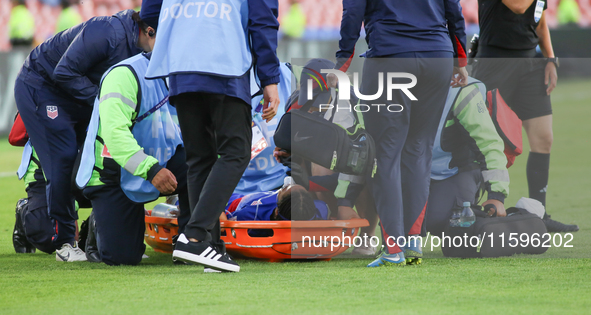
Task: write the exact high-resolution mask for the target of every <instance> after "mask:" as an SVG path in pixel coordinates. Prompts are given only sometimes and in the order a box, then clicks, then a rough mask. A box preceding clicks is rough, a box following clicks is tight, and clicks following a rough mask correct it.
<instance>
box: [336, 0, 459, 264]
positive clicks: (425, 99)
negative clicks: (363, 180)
mask: <svg viewBox="0 0 591 315" xmlns="http://www.w3.org/2000/svg"><path fill="white" fill-rule="evenodd" d="M362 24H364V25H365V31H366V33H367V36H366V41H367V42H368V45H369V47H370V48H369V50H368V51H367V52H365V54H364V55H365V57H366V58H367V59H366V60H365V63H364V67H363V77H362V85H361V93H362V94H364V95H374V94H376V92H377V91H378V86H379V85H380V84H383V86H386V84H387V83H386V80H388V79H387V75H386V74H385V73H392V72H398V73H410V74H412V75H414V76H415V77H416V86H414V87H413V88H411V89H410V91H411V92H412V95H413V96H415V99H411V98H410V97H409V96H408V95H406V94H405V93H403V92H402V91H401V90H394V91H393V92H392V97H391V99H390V100H388V99H387V98H388V94H389V93H386V89H384V90H383V93H382V94H381V95H378V98H377V99H376V100H372V101H365V102H366V103H369V104H386V105H389V104H397V105H400V106H401V107H398V108H402V110H401V111H400V110H396V109H395V108H394V110H393V111H389V110H386V109H385V108H384V107H385V106H382V110H381V111H378V109H379V107H374V108H372V109H371V110H369V111H367V112H365V113H364V120H365V125H366V126H367V131H368V132H369V133H370V134H371V136H372V137H373V139H374V141H375V143H376V158H377V173H376V175H375V177H374V179H373V187H372V189H373V195H374V198H375V202H376V207H377V212H378V215H379V217H380V221H381V226H382V233H383V239H384V244H385V245H386V247H385V248H384V252H383V253H382V254H381V255H380V256H379V257H378V258H377V259H376V260H375V261H374V262H372V263H370V264H369V265H368V267H380V266H384V265H405V264H406V259H405V254H404V252H403V248H402V246H398V243H397V242H396V241H395V240H397V239H400V237H403V238H404V237H406V236H409V235H417V234H419V233H420V232H421V226H422V224H423V218H424V216H425V209H426V207H427V197H428V194H429V175H430V169H431V150H432V146H433V141H434V138H435V132H436V130H437V122H438V120H439V117H441V116H440V115H441V111H442V110H443V105H444V102H445V97H446V95H447V93H448V89H449V83H450V80H452V72H453V73H456V74H459V76H455V77H454V79H453V81H454V84H462V85H463V84H465V80H467V73H466V70H465V69H464V66H465V64H466V60H465V56H466V54H465V43H466V34H465V31H464V28H465V25H464V17H463V16H462V8H461V6H460V3H459V0H416V1H395V0H381V1H367V0H344V1H343V19H342V22H341V39H340V41H339V48H340V50H339V51H338V52H337V54H336V57H337V61H338V62H337V66H336V69H339V70H342V71H345V70H346V69H347V68H348V66H349V64H350V62H351V60H352V58H353V55H354V50H355V43H356V42H357V39H358V38H359V33H360V30H361V25H362ZM454 56H456V57H459V58H458V61H456V64H455V66H456V68H454V63H453V60H452V57H454ZM379 72H382V73H384V75H383V79H382V82H380V81H379V77H378V73H379ZM394 80H396V79H394ZM331 81H333V80H332V79H331ZM408 82H409V79H402V80H399V81H396V82H395V83H408ZM388 83H390V82H388ZM331 85H334V83H333V84H331ZM407 245H408V244H407ZM409 250H412V256H413V257H409V258H413V260H412V261H415V260H414V258H417V257H414V256H417V254H416V253H418V252H419V251H418V249H417V248H409Z"/></svg>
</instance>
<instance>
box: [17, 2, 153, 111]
mask: <svg viewBox="0 0 591 315" xmlns="http://www.w3.org/2000/svg"><path fill="white" fill-rule="evenodd" d="M133 13H134V11H133V10H125V11H121V12H119V13H117V14H115V15H113V16H99V17H94V18H92V19H90V20H88V21H86V22H84V23H82V24H79V25H77V26H74V27H72V28H70V29H67V30H65V31H63V32H61V33H58V34H56V35H55V36H53V37H51V38H50V39H48V40H46V41H45V42H43V43H42V44H41V45H39V46H37V47H36V48H35V49H34V50H33V51H32V52H31V53H30V54H29V57H28V58H27V59H26V60H25V63H24V65H23V68H22V69H21V72H20V73H19V77H18V78H19V79H20V80H23V81H24V82H25V83H27V84H28V85H31V86H33V87H35V88H41V87H42V85H43V84H48V85H50V86H53V87H56V88H59V89H61V90H62V91H64V92H65V93H66V94H69V95H70V96H72V97H74V98H75V99H77V100H78V101H79V102H80V103H82V104H87V105H89V106H92V105H93V104H94V98H95V97H96V95H97V93H98V86H99V83H100V80H101V77H102V75H103V73H105V71H106V70H107V69H109V67H111V66H113V65H115V64H116V63H118V62H120V61H122V60H124V59H127V58H129V57H131V56H134V55H136V54H139V53H140V52H141V51H142V50H141V48H138V47H137V46H136V44H137V41H138V36H139V27H138V26H137V24H136V23H135V22H134V21H133V20H132V19H131V15H132V14H133Z"/></svg>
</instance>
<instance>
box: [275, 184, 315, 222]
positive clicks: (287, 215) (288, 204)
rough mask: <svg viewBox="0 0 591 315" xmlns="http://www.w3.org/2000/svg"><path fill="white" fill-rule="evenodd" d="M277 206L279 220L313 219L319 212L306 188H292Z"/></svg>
mask: <svg viewBox="0 0 591 315" xmlns="http://www.w3.org/2000/svg"><path fill="white" fill-rule="evenodd" d="M277 208H278V210H279V213H278V217H279V218H278V219H279V220H281V219H283V220H303V221H307V220H312V219H313V218H314V217H315V216H316V212H317V211H316V205H314V200H313V199H312V196H310V194H309V193H308V192H307V191H305V190H292V191H291V192H290V194H288V195H286V196H285V198H283V200H281V202H279V204H278V205H277ZM292 209H293V211H292Z"/></svg>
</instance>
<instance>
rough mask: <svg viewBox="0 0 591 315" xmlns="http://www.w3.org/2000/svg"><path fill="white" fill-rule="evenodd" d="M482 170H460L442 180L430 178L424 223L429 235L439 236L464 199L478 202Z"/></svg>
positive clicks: (473, 203)
mask: <svg viewBox="0 0 591 315" xmlns="http://www.w3.org/2000/svg"><path fill="white" fill-rule="evenodd" d="M482 181H483V179H482V171H480V169H474V170H470V171H464V172H460V173H458V174H456V175H454V176H452V177H450V178H447V179H444V180H431V186H430V190H429V202H428V203H427V214H426V216H425V225H426V228H427V231H428V232H430V233H431V235H436V236H441V233H443V231H444V230H445V228H446V227H447V226H448V225H449V218H450V217H451V215H452V212H453V211H454V210H456V209H462V208H463V207H464V206H463V204H464V202H465V201H469V202H470V204H472V205H475V204H476V203H477V202H478V197H479V192H480V186H481V185H482Z"/></svg>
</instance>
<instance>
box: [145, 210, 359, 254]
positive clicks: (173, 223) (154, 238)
mask: <svg viewBox="0 0 591 315" xmlns="http://www.w3.org/2000/svg"><path fill="white" fill-rule="evenodd" d="M149 213H150V212H149V211H148V215H146V219H145V221H146V233H145V234H144V236H145V237H144V239H145V241H146V243H147V244H148V245H150V246H151V247H152V248H154V250H155V251H157V252H162V253H172V236H173V235H175V234H176V233H177V232H178V225H177V220H176V219H173V218H161V217H152V216H149ZM220 225H221V229H222V240H223V241H224V242H225V243H226V250H227V251H228V253H230V255H232V256H233V257H235V258H248V259H259V260H266V261H271V262H278V261H283V260H294V259H315V260H330V259H331V258H333V257H335V256H337V255H339V254H342V253H343V252H345V251H346V250H347V249H348V248H349V247H350V246H351V244H350V242H349V239H346V241H343V240H342V237H343V235H344V236H346V237H350V238H351V239H353V237H354V236H356V235H357V234H358V233H359V228H361V227H366V226H369V223H368V222H367V220H365V219H351V220H315V221H222V222H221V224H220ZM250 229H265V230H273V236H269V237H252V236H250V235H249V234H248V230H250ZM304 237H305V238H304ZM337 238H338V240H337ZM303 240H304V241H303ZM331 245H332V246H331Z"/></svg>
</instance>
